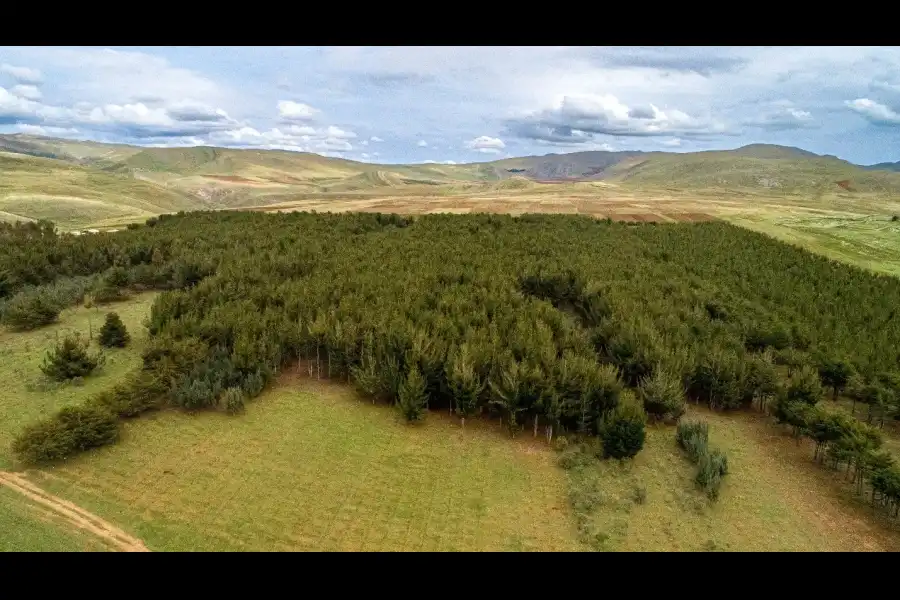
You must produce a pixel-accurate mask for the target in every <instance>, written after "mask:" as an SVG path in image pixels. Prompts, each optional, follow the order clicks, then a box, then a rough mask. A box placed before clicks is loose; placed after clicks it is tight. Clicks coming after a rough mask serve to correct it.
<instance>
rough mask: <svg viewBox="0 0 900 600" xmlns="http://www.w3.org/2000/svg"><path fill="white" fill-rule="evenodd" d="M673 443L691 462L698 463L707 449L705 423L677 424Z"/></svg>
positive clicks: (689, 422) (707, 441)
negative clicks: (675, 443) (680, 448)
mask: <svg viewBox="0 0 900 600" xmlns="http://www.w3.org/2000/svg"><path fill="white" fill-rule="evenodd" d="M675 441H676V442H678V445H679V446H681V447H682V448H683V449H684V450H685V452H687V455H688V457H689V458H690V459H691V462H694V463H696V462H699V461H700V457H701V456H702V455H703V454H706V451H707V450H708V448H709V425H708V424H707V423H706V422H705V421H688V422H682V423H679V424H678V429H677V430H676V431H675Z"/></svg>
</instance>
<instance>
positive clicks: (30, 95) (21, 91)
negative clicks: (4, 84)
mask: <svg viewBox="0 0 900 600" xmlns="http://www.w3.org/2000/svg"><path fill="white" fill-rule="evenodd" d="M9 91H10V93H11V94H12V95H13V96H18V97H19V98H25V99H26V100H40V99H41V96H42V94H41V90H39V89H38V88H37V86H33V85H24V84H19V85H14V86H13V87H12V89H11V90H9Z"/></svg>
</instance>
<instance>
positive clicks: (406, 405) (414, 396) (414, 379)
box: [397, 366, 428, 422]
mask: <svg viewBox="0 0 900 600" xmlns="http://www.w3.org/2000/svg"><path fill="white" fill-rule="evenodd" d="M427 400H428V399H427V397H426V395H425V378H424V377H422V373H421V372H419V369H418V367H415V366H413V367H412V368H411V369H410V370H409V372H408V373H407V375H406V377H405V378H404V379H403V383H401V384H400V390H399V393H398V394H397V405H398V406H399V408H400V413H401V414H402V415H403V418H405V419H406V420H407V421H409V422H413V421H420V420H422V418H423V417H424V416H425V405H426V403H427Z"/></svg>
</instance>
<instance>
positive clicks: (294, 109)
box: [278, 100, 319, 121]
mask: <svg viewBox="0 0 900 600" xmlns="http://www.w3.org/2000/svg"><path fill="white" fill-rule="evenodd" d="M318 113H319V111H318V110H317V109H315V108H313V107H312V106H309V105H308V104H302V103H300V102H294V101H293V100H281V101H279V102H278V116H279V117H281V119H282V120H284V121H309V120H312V119H313V118H314V117H315V116H316V115H317V114H318Z"/></svg>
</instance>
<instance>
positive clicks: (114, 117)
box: [0, 87, 239, 138]
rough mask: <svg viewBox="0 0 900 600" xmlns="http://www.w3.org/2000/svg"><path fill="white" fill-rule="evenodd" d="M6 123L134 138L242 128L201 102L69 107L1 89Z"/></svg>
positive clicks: (1, 114)
mask: <svg viewBox="0 0 900 600" xmlns="http://www.w3.org/2000/svg"><path fill="white" fill-rule="evenodd" d="M14 91H15V89H13V92H14ZM2 123H10V124H31V125H42V126H45V127H62V128H71V127H79V128H84V129H89V130H95V131H98V132H106V133H112V134H119V135H124V136H129V137H134V138H152V137H167V136H171V137H184V136H191V135H203V134H208V133H210V132H214V131H219V130H223V129H231V128H234V127H236V126H237V125H239V123H238V122H237V121H236V120H235V119H232V118H231V117H229V116H228V114H227V113H226V112H225V111H223V110H221V109H215V108H212V107H209V106H206V105H203V104H201V103H197V102H184V103H180V104H174V105H172V106H171V107H148V106H147V105H146V104H143V103H141V102H138V103H134V104H122V105H119V104H106V105H103V106H91V105H90V104H85V103H79V104H76V105H74V106H71V107H66V106H54V105H50V104H43V103H40V102H37V101H34V100H29V99H27V98H24V97H22V96H19V95H16V94H14V93H12V92H10V91H7V90H6V89H4V88H2V87H0V124H2Z"/></svg>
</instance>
